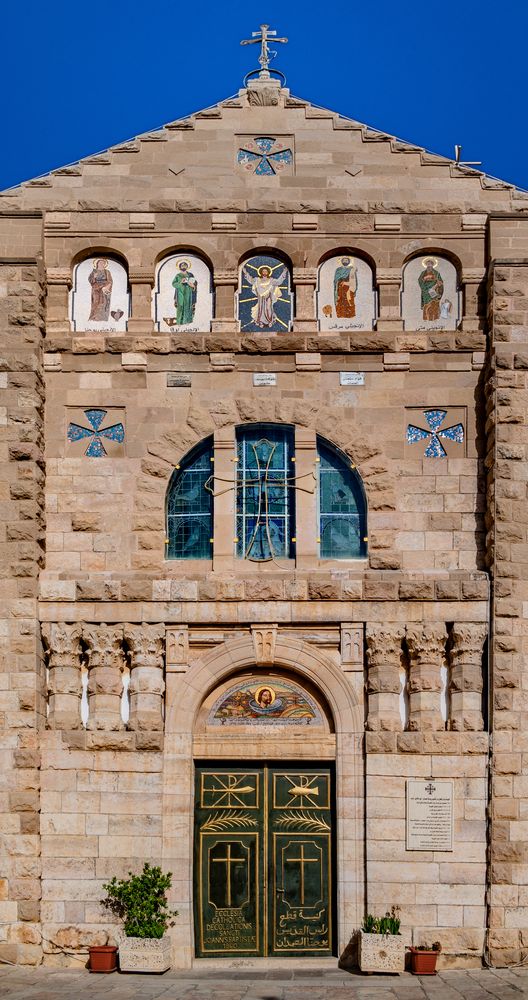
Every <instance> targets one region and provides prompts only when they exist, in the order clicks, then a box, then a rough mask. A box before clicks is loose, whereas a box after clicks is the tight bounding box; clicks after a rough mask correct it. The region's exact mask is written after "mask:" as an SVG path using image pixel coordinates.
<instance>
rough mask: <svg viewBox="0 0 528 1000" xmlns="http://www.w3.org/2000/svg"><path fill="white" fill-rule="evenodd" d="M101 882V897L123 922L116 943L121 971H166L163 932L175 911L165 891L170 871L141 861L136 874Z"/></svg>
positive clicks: (168, 961)
mask: <svg viewBox="0 0 528 1000" xmlns="http://www.w3.org/2000/svg"><path fill="white" fill-rule="evenodd" d="M128 874H129V876H130V877H129V878H127V879H119V880H118V879H117V878H116V877H115V876H114V878H113V879H112V881H111V882H107V883H106V885H103V889H105V891H106V893H107V895H106V897H105V898H104V899H103V900H101V902H102V904H103V906H106V907H108V909H109V910H111V911H112V913H115V915H116V916H117V917H119V918H120V919H121V920H122V921H123V927H124V931H125V937H124V939H123V940H122V941H121V943H120V945H119V968H120V970H121V972H166V971H167V969H170V965H171V942H170V938H169V936H168V935H167V934H166V933H165V932H166V930H167V929H168V928H169V927H172V926H173V924H174V920H173V918H174V917H175V916H177V910H171V909H170V908H169V904H168V900H167V890H168V889H170V887H171V884H172V872H167V874H166V875H164V874H163V872H162V870H161V868H157V867H155V866H153V867H151V866H150V865H149V864H147V863H145V864H144V865H143V871H142V872H141V874H140V875H133V874H132V872H129V873H128Z"/></svg>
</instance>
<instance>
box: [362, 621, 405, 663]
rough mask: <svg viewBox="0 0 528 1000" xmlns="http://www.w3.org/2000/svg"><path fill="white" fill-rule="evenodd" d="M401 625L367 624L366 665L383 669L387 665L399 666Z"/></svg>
mask: <svg viewBox="0 0 528 1000" xmlns="http://www.w3.org/2000/svg"><path fill="white" fill-rule="evenodd" d="M404 635H405V629H404V628H403V625H371V624H367V626H366V630H365V638H366V642H367V663H368V666H369V670H370V668H371V667H383V666H385V665H386V664H388V663H392V664H393V665H394V666H396V665H397V666H399V664H400V660H401V654H402V639H403V637H404Z"/></svg>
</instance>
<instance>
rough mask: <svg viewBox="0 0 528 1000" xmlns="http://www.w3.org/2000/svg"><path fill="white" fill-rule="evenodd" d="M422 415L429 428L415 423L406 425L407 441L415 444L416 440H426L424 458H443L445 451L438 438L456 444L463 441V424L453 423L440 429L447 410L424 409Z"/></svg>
mask: <svg viewBox="0 0 528 1000" xmlns="http://www.w3.org/2000/svg"><path fill="white" fill-rule="evenodd" d="M423 413H424V417H425V420H426V423H427V426H428V428H429V430H425V428H423V427H417V426H416V425H415V424H408V425H407V443H408V444H415V443H416V442H417V441H428V444H427V448H426V449H425V452H424V455H425V457H426V458H445V457H446V455H447V452H446V450H445V448H444V446H443V444H442V442H441V440H440V438H444V439H447V440H449V441H456V443H457V444H463V442H464V426H463V424H453V425H452V427H444V428H443V429H442V430H440V428H441V426H442V424H443V422H444V420H445V418H446V416H447V410H424V411H423Z"/></svg>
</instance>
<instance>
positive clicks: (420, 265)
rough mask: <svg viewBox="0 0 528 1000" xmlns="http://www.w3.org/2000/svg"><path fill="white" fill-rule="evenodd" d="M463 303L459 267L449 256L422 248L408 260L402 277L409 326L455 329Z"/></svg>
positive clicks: (404, 319)
mask: <svg viewBox="0 0 528 1000" xmlns="http://www.w3.org/2000/svg"><path fill="white" fill-rule="evenodd" d="M460 305H461V303H460V290H459V287H458V275H457V270H456V267H455V265H454V264H453V263H452V262H451V261H450V260H448V258H447V257H442V256H440V255H439V254H436V253H423V252H422V253H421V254H420V255H419V256H418V257H412V258H411V260H409V261H407V263H406V264H405V266H404V268H403V281H402V317H403V321H404V327H405V329H406V330H456V328H457V326H458V323H459V320H460Z"/></svg>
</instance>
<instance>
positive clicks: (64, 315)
mask: <svg viewBox="0 0 528 1000" xmlns="http://www.w3.org/2000/svg"><path fill="white" fill-rule="evenodd" d="M46 278H47V296H46V329H47V330H48V333H68V334H69V333H71V323H70V308H69V305H70V303H69V293H70V289H71V286H72V276H71V271H70V269H69V268H63V267H48V269H47V271H46Z"/></svg>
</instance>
